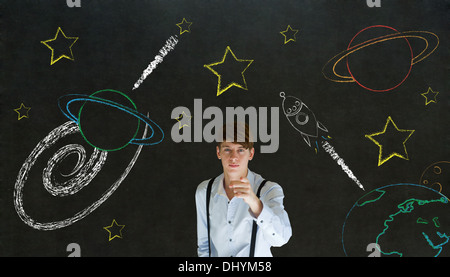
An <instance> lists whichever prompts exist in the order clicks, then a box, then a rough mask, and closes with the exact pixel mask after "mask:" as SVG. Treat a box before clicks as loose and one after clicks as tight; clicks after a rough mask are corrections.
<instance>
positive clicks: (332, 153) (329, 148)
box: [322, 141, 364, 190]
mask: <svg viewBox="0 0 450 277" xmlns="http://www.w3.org/2000/svg"><path fill="white" fill-rule="evenodd" d="M322 148H323V149H324V150H325V151H326V152H327V153H328V154H330V156H331V158H333V160H335V161H336V162H337V164H338V165H340V166H341V168H342V170H344V172H345V173H347V175H348V177H349V178H350V179H352V180H353V181H354V182H355V183H356V184H357V185H358V186H359V187H360V188H361V189H362V190H364V187H363V185H362V184H361V182H359V181H358V179H357V178H356V176H355V175H354V174H353V172H352V171H351V170H350V168H348V166H347V165H346V164H345V163H344V160H343V159H342V158H340V157H339V155H338V154H337V153H336V151H334V148H333V146H331V144H330V143H329V142H328V141H322Z"/></svg>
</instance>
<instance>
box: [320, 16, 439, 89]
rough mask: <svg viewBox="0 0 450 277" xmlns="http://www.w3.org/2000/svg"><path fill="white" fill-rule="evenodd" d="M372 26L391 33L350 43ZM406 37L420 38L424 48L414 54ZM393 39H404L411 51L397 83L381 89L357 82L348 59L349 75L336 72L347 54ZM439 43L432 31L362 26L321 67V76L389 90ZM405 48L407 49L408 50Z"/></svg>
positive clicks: (341, 81)
mask: <svg viewBox="0 0 450 277" xmlns="http://www.w3.org/2000/svg"><path fill="white" fill-rule="evenodd" d="M372 28H381V29H384V30H391V31H393V33H392V34H389V35H385V36H380V37H375V38H372V39H369V40H366V41H364V42H362V43H359V44H357V45H352V42H353V41H354V39H355V38H356V37H357V36H359V35H360V34H362V33H364V32H366V31H367V30H369V29H372ZM408 38H418V39H421V40H423V41H424V42H425V49H423V50H422V51H421V52H420V53H419V54H417V55H414V53H413V51H412V48H411V45H410V44H409V41H408ZM394 39H405V41H406V43H407V45H408V50H409V51H410V53H411V64H410V68H409V70H408V73H407V74H406V76H405V77H404V78H403V80H402V81H400V82H399V83H398V84H396V85H394V86H391V87H388V88H383V89H374V88H370V87H368V86H366V85H364V84H363V83H361V82H359V81H358V80H356V79H355V78H354V76H353V74H352V73H351V71H350V67H349V64H348V60H347V70H348V74H349V75H340V74H338V73H337V72H336V66H337V65H338V63H339V62H341V61H342V60H343V59H344V58H346V57H348V56H349V55H351V54H353V53H354V52H356V51H360V50H361V49H364V48H366V47H368V46H372V45H374V44H377V43H382V42H385V41H389V40H394ZM438 45H439V37H438V36H437V35H436V34H434V33H432V32H427V31H406V32H399V31H397V30H396V29H394V28H392V27H389V26H384V25H374V26H369V27H367V28H364V29H363V30H361V31H359V32H358V33H357V34H356V35H355V36H354V37H353V38H352V40H351V41H350V43H349V45H348V47H347V49H346V50H344V51H342V52H341V53H339V54H337V55H336V56H334V57H333V58H331V59H330V60H329V61H328V62H327V63H326V64H325V65H324V67H323V68H322V74H323V76H324V77H325V78H326V79H327V80H330V81H333V82H339V83H343V82H356V83H357V84H358V85H360V86H361V87H363V88H364V89H367V90H370V91H374V92H386V91H390V90H393V89H395V88H397V87H398V86H400V85H401V84H402V83H403V82H404V81H405V80H406V79H407V78H408V76H409V73H410V72H411V68H412V66H413V65H415V64H416V63H418V62H420V61H423V60H424V59H426V58H427V57H428V56H429V55H430V54H431V53H433V52H434V50H436V48H437V47H438ZM408 50H407V51H408Z"/></svg>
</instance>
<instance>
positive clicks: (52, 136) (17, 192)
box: [14, 121, 147, 231]
mask: <svg viewBox="0 0 450 277" xmlns="http://www.w3.org/2000/svg"><path fill="white" fill-rule="evenodd" d="M79 132H80V130H79V128H78V125H77V124H76V123H75V122H73V121H68V122H66V123H64V124H62V125H60V126H58V127H56V128H55V129H54V130H53V131H51V132H50V133H49V134H48V135H47V136H46V137H45V138H44V139H42V140H41V141H40V142H39V143H38V144H37V145H36V147H35V148H34V149H33V151H32V152H31V154H30V155H29V156H28V158H27V159H26V160H25V162H24V163H23V165H22V168H21V169H20V171H19V174H18V176H17V179H16V183H15V186H14V208H15V209H16V212H17V214H18V215H19V217H20V219H21V220H22V221H23V222H24V223H25V224H27V225H29V226H30V227H32V228H35V229H38V230H45V231H46V230H55V229H59V228H63V227H67V226H69V225H71V224H73V223H75V222H77V221H79V220H81V219H83V218H84V217H86V216H87V215H89V214H90V213H91V212H93V211H94V210H95V209H97V208H98V207H99V206H100V205H101V204H102V203H103V202H105V201H106V200H107V199H108V198H109V197H110V196H111V195H112V194H113V193H114V191H116V189H117V188H118V187H119V186H120V184H121V183H122V181H123V180H124V179H125V178H126V177H127V175H128V173H129V172H130V171H131V169H132V168H133V166H134V164H135V163H136V160H137V158H138V157H139V154H140V152H141V149H142V147H143V145H139V146H138V148H137V150H136V152H135V154H134V156H133V158H132V159H131V161H130V163H129V164H128V166H127V167H126V169H125V170H124V172H123V173H122V175H120V177H119V178H118V179H117V180H116V181H115V182H114V183H113V184H112V185H111V186H110V187H109V188H108V189H107V190H106V191H105V192H104V193H103V194H102V196H101V197H100V198H99V199H98V200H97V201H95V202H94V203H92V204H91V205H89V206H88V207H86V208H85V209H83V210H82V211H80V212H78V213H76V214H75V215H74V216H72V217H70V218H67V219H64V220H60V221H53V222H45V223H42V222H38V221H36V220H34V219H33V218H31V217H30V216H29V215H28V214H27V213H26V212H25V209H24V204H23V190H24V187H25V183H26V181H27V178H28V173H29V172H30V170H31V168H32V167H33V165H34V163H35V162H36V160H37V159H38V157H39V156H40V155H41V154H42V153H43V152H44V151H45V150H46V149H48V148H50V147H51V146H53V145H55V144H56V143H57V142H58V141H59V140H61V139H62V138H64V137H66V136H68V135H71V134H77V133H79ZM146 135H147V125H146V127H145V130H144V134H143V138H145V137H146ZM81 149H82V146H80V145H74V144H71V145H68V146H64V147H62V148H61V149H60V150H58V151H57V152H56V153H55V154H54V155H53V157H51V158H50V160H49V162H48V165H47V167H46V168H45V169H44V173H43V175H44V176H43V179H44V181H43V183H44V186H45V188H46V190H47V191H49V192H50V193H51V194H52V195H54V196H58V197H64V196H67V195H73V194H75V193H76V192H78V191H79V190H81V189H82V188H83V187H85V186H86V185H87V184H88V183H89V182H91V181H92V179H93V178H94V176H95V175H96V174H97V173H98V172H99V171H100V170H101V168H102V166H103V164H104V163H105V160H106V156H107V152H104V151H99V150H97V149H94V153H93V154H92V156H91V158H90V159H89V161H88V162H87V163H86V164H85V165H82V162H84V161H85V159H86V158H85V152H84V149H83V150H81ZM72 153H73V154H77V155H78V162H77V165H76V166H75V168H74V170H73V171H72V172H71V173H70V174H68V175H66V176H69V177H70V176H73V178H74V180H75V181H73V182H70V181H69V182H67V183H65V184H56V185H53V184H52V183H49V182H52V172H51V171H52V170H53V169H54V168H55V167H57V166H56V164H57V163H59V162H61V161H62V160H64V158H65V157H67V156H68V155H70V154H72ZM65 185H67V186H68V187H67V188H66V187H64V186H65Z"/></svg>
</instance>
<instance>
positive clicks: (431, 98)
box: [420, 87, 439, 106]
mask: <svg viewBox="0 0 450 277" xmlns="http://www.w3.org/2000/svg"><path fill="white" fill-rule="evenodd" d="M438 94H439V92H438V91H436V92H434V91H433V90H432V89H431V88H430V87H429V88H428V90H427V92H424V93H422V94H420V95H422V96H423V97H425V106H427V105H428V104H430V103H437V100H436V96H437V95H438Z"/></svg>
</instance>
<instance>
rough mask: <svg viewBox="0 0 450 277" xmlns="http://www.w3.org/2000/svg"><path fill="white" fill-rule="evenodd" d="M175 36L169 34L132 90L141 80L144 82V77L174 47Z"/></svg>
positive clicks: (176, 40)
mask: <svg viewBox="0 0 450 277" xmlns="http://www.w3.org/2000/svg"><path fill="white" fill-rule="evenodd" d="M177 37H178V36H177V35H175V37H174V36H171V37H170V38H169V39H168V40H166V44H165V45H164V46H163V47H162V48H161V49H160V50H159V54H158V55H156V56H155V59H154V60H153V61H152V62H151V63H150V64H149V65H148V67H147V68H146V69H145V70H144V72H143V73H142V75H141V77H140V78H139V80H137V81H136V83H135V84H134V86H133V90H135V89H137V88H138V87H139V86H140V85H141V84H142V82H144V80H145V78H147V76H148V75H150V74H151V73H152V72H153V70H154V69H155V68H156V66H157V65H158V64H160V63H161V62H162V61H163V58H164V57H165V56H166V55H167V54H168V53H169V52H170V51H172V50H173V49H174V48H175V45H176V44H177V43H178V39H177Z"/></svg>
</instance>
